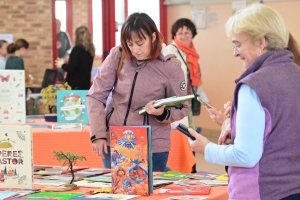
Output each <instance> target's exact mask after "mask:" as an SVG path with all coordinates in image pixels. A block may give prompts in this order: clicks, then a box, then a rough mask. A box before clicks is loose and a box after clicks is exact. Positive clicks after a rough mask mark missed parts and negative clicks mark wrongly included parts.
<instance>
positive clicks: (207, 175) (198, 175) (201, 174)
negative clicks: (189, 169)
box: [188, 171, 221, 180]
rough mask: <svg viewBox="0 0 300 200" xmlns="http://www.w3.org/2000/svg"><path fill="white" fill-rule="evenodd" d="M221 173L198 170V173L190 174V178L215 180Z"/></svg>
mask: <svg viewBox="0 0 300 200" xmlns="http://www.w3.org/2000/svg"><path fill="white" fill-rule="evenodd" d="M220 175H221V174H215V173H212V172H205V171H198V172H197V173H194V174H190V175H188V177H189V178H192V179H199V180H213V179H215V178H216V177H218V176H220Z"/></svg>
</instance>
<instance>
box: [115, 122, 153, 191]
mask: <svg viewBox="0 0 300 200" xmlns="http://www.w3.org/2000/svg"><path fill="white" fill-rule="evenodd" d="M110 138H111V141H110V145H111V168H112V170H111V171H112V172H111V173H112V193H114V194H129V195H142V196H148V195H149V194H150V193H152V190H153V189H152V188H153V186H152V181H153V175H152V164H151V163H152V158H151V155H152V153H151V152H152V151H151V148H152V144H151V141H152V138H151V127H150V126H111V127H110Z"/></svg>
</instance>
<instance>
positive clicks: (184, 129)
mask: <svg viewBox="0 0 300 200" xmlns="http://www.w3.org/2000/svg"><path fill="white" fill-rule="evenodd" d="M176 129H177V130H179V131H180V132H182V133H183V134H184V135H186V136H188V137H189V138H191V139H192V140H193V141H194V140H196V138H195V137H194V136H192V134H190V132H189V130H188V129H189V128H188V127H187V126H185V125H184V124H181V123H180V124H179V125H178V126H176Z"/></svg>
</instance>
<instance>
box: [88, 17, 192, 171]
mask: <svg viewBox="0 0 300 200" xmlns="http://www.w3.org/2000/svg"><path fill="white" fill-rule="evenodd" d="M162 40H163V37H162V35H161V33H160V32H159V31H158V29H157V27H156V25H155V23H154V21H153V20H152V19H151V18H150V17H149V16H148V15H147V14H145V13H133V14H132V15H130V16H129V17H128V18H127V20H126V22H125V23H124V25H123V26H122V30H121V46H122V48H120V47H114V48H112V49H111V51H110V54H109V55H108V57H107V58H106V59H105V61H104V62H103V64H102V65H101V67H100V68H99V71H98V74H97V76H96V77H95V79H94V82H93V85H92V87H91V88H90V90H89V93H88V95H87V103H88V110H89V111H88V112H89V121H90V126H91V142H92V146H93V150H94V151H95V152H96V153H97V154H98V155H99V156H100V157H102V161H103V164H104V167H106V168H110V148H109V147H108V146H109V144H110V138H109V132H108V130H109V126H113V125H144V124H145V123H144V121H145V120H144V116H143V115H139V113H138V111H139V109H140V108H142V107H144V106H145V108H146V111H147V113H148V114H147V115H148V122H147V124H149V125H151V126H152V139H153V140H152V151H153V155H152V160H153V171H167V170H168V168H167V167H166V164H167V161H168V155H169V151H170V132H171V126H170V123H171V122H174V121H177V120H180V119H182V118H183V117H185V116H186V115H187V114H188V103H183V104H181V105H180V106H177V107H168V108H167V107H165V106H162V107H160V108H157V109H156V108H154V107H153V106H152V104H153V101H154V100H158V99H162V98H167V97H172V96H183V95H187V91H186V81H185V77H184V74H183V71H182V69H181V65H180V61H179V60H177V59H176V57H175V55H173V54H172V53H171V52H168V51H167V50H166V49H165V45H164V44H163V42H162ZM121 51H124V53H125V59H124V60H123V67H122V70H121V71H120V75H119V76H118V77H117V76H116V74H117V68H118V64H119V61H120V59H121ZM110 93H111V98H108V97H109V94H110Z"/></svg>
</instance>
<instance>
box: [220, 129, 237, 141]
mask: <svg viewBox="0 0 300 200" xmlns="http://www.w3.org/2000/svg"><path fill="white" fill-rule="evenodd" d="M218 144H225V145H228V144H233V141H232V139H231V130H224V131H222V133H221V134H220V136H219V139H218Z"/></svg>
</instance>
